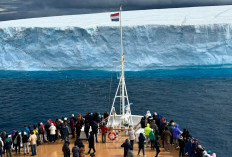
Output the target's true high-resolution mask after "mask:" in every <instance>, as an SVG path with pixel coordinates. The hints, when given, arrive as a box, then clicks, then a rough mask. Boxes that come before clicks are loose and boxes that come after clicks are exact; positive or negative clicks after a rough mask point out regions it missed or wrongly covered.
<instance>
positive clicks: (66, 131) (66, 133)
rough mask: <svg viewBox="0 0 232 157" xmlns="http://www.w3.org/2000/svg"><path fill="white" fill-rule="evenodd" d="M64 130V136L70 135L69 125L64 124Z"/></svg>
mask: <svg viewBox="0 0 232 157" xmlns="http://www.w3.org/2000/svg"><path fill="white" fill-rule="evenodd" d="M62 130H63V134H64V136H68V134H69V130H68V126H65V125H64V126H63V128H62Z"/></svg>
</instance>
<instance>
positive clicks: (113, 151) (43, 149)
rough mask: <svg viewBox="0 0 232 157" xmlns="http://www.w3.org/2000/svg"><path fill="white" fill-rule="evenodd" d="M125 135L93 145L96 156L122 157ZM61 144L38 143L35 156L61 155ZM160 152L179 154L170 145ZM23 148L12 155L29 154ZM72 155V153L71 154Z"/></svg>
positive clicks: (151, 154)
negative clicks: (169, 147) (166, 149)
mask: <svg viewBox="0 0 232 157" xmlns="http://www.w3.org/2000/svg"><path fill="white" fill-rule="evenodd" d="M98 138H99V142H100V141H101V139H100V138H101V134H99V135H98ZM126 138H127V137H126V136H124V135H121V136H120V138H119V139H118V140H117V141H114V142H111V141H107V143H97V144H96V145H95V149H96V154H95V155H96V157H122V156H123V148H121V144H122V143H123V142H124V141H125V139H126ZM83 143H84V145H85V152H86V156H90V155H88V154H87V152H88V142H87V141H85V140H83ZM73 145H74V139H71V140H70V151H72V147H73ZM62 146H63V141H61V140H57V141H56V143H51V144H50V143H46V144H43V145H40V146H38V147H37V155H36V156H37V157H63V152H62ZM160 150H161V152H160V154H159V157H178V156H179V154H178V152H179V151H177V150H175V149H174V148H173V147H171V150H170V152H165V151H164V149H163V148H160ZM22 151H23V149H21V154H20V155H16V154H15V152H13V156H30V155H31V153H30V154H29V155H23V154H22ZM133 152H134V155H135V156H137V154H138V144H137V143H135V144H134V151H133ZM145 154H146V157H155V155H156V151H155V150H151V148H145ZM140 155H141V156H142V152H140ZM71 156H72V155H71Z"/></svg>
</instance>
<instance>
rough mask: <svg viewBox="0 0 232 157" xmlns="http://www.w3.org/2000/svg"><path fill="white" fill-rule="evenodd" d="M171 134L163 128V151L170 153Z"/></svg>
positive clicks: (166, 128)
mask: <svg viewBox="0 0 232 157" xmlns="http://www.w3.org/2000/svg"><path fill="white" fill-rule="evenodd" d="M171 136H172V134H171V132H170V131H169V129H168V127H165V129H164V131H163V133H162V137H163V142H164V149H165V151H170V139H171Z"/></svg>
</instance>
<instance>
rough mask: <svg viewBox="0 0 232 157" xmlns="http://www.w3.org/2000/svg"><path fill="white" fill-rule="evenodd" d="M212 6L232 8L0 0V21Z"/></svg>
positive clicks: (163, 0)
mask: <svg viewBox="0 0 232 157" xmlns="http://www.w3.org/2000/svg"><path fill="white" fill-rule="evenodd" d="M120 3H122V4H123V10H138V9H160V8H177V7H194V6H212V5H232V0H123V1H122V0H0V21H5V20H13V19H22V18H31V17H44V16H56V15H71V14H83V13H96V12H106V11H116V10H118V8H119V5H120Z"/></svg>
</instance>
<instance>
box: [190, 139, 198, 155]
mask: <svg viewBox="0 0 232 157" xmlns="http://www.w3.org/2000/svg"><path fill="white" fill-rule="evenodd" d="M197 148H198V140H197V139H194V140H193V143H192V151H191V152H192V153H191V155H192V156H193V157H195V156H196V152H197Z"/></svg>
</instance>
